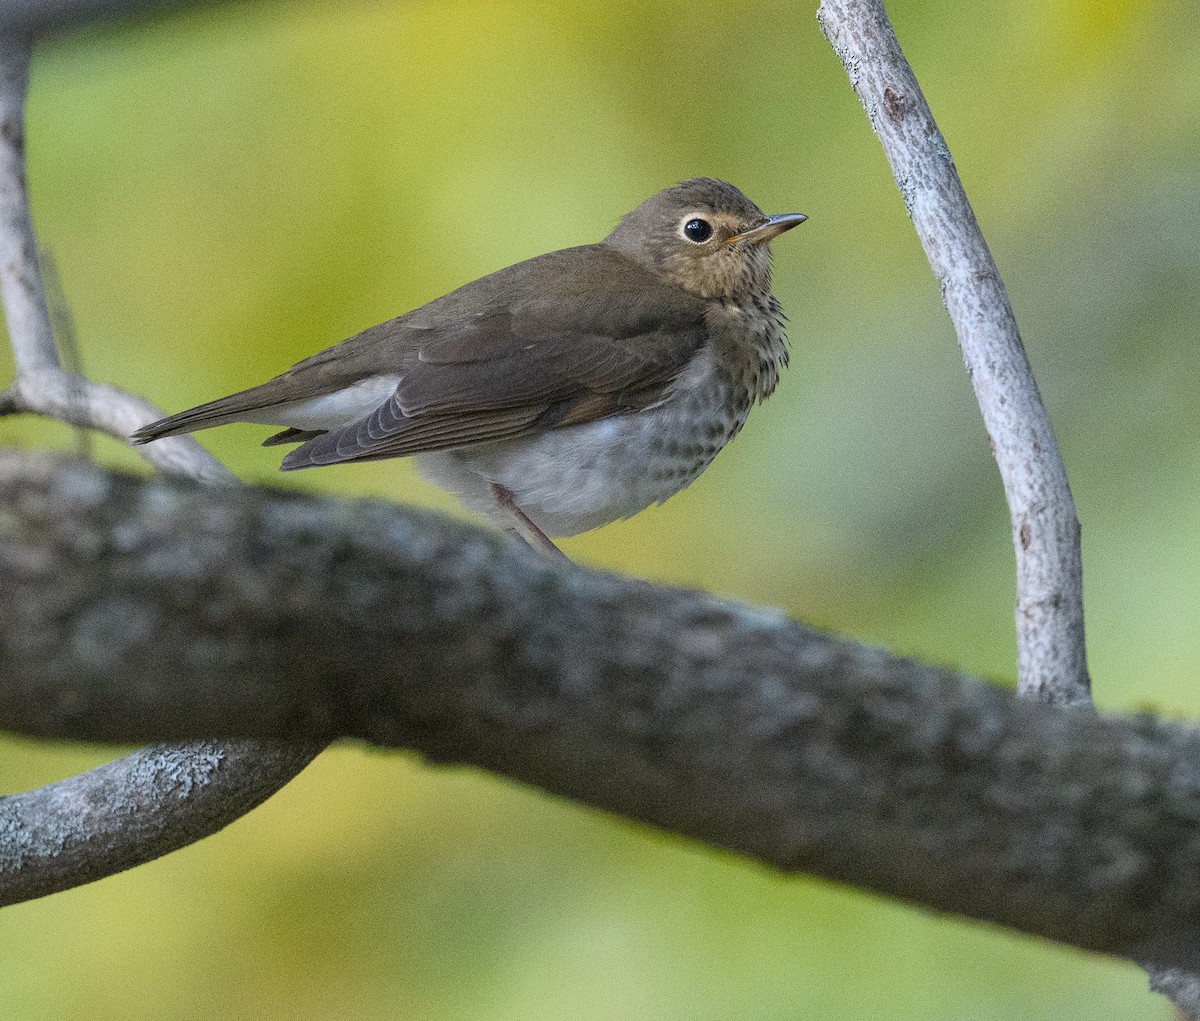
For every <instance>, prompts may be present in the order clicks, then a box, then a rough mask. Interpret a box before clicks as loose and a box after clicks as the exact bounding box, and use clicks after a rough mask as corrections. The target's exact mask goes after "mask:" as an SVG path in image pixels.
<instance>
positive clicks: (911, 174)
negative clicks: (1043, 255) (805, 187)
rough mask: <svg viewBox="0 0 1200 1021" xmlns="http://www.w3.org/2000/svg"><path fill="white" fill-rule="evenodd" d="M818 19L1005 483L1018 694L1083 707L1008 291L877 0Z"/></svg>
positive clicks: (1064, 546)
mask: <svg viewBox="0 0 1200 1021" xmlns="http://www.w3.org/2000/svg"><path fill="white" fill-rule="evenodd" d="M817 19H818V21H819V22H820V25H821V30H822V31H823V32H824V33H825V37H826V38H827V39H828V40H829V42H830V44H831V45H832V46H833V48H834V50H835V51H836V53H837V55H838V56H839V57H840V58H841V61H842V65H843V66H844V67H845V69H846V74H847V75H848V76H849V78H850V84H851V85H852V86H853V87H854V91H855V92H856V93H857V94H858V97H859V99H860V100H861V101H862V104H863V108H864V109H865V110H866V111H867V116H868V117H869V118H870V120H871V127H872V129H873V130H874V131H875V134H876V135H877V136H878V138H879V141H880V142H881V143H882V145H883V150H884V152H885V153H886V155H887V159H888V162H889V163H890V164H891V168H892V173H893V175H894V176H895V178H896V183H897V185H899V188H900V193H901V195H902V196H903V198H904V205H905V208H906V209H907V210H908V215H909V217H911V219H912V222H913V226H914V227H915V228H916V230H917V235H918V236H919V237H920V239H921V244H922V246H923V247H924V249H925V254H926V256H927V257H928V259H929V264H930V266H931V267H932V268H933V271H934V273H935V274H936V276H937V278H938V281H939V282H940V283H941V289H942V300H943V302H944V303H945V305H946V311H947V312H948V313H949V314H950V319H951V320H952V321H953V323H954V329H955V332H956V333H957V335H958V343H959V346H960V348H961V349H962V354H963V359H964V361H965V362H966V365H967V372H968V373H969V374H970V377H971V384H972V386H973V387H974V388H975V397H976V399H977V400H978V402H979V409H980V411H981V412H982V413H983V422H984V426H985V427H986V428H987V433H988V439H989V441H990V443H991V446H992V451H993V453H994V454H995V457H996V464H997V466H998V467H999V469H1000V475H1001V478H1002V479H1003V482H1004V495H1005V498H1006V500H1007V501H1008V508H1009V516H1010V519H1011V522H1012V539H1013V547H1014V549H1015V550H1016V556H1017V608H1016V623H1017V680H1018V688H1019V690H1020V692H1021V693H1022V694H1023V695H1025V696H1027V697H1029V698H1036V699H1041V700H1043V701H1048V702H1057V703H1062V704H1066V705H1071V704H1077V705H1081V706H1086V705H1088V704H1089V702H1090V682H1089V679H1088V672H1087V655H1086V650H1085V647H1084V630H1083V566H1082V559H1081V556H1080V536H1079V522H1078V520H1077V519H1076V516H1075V503H1074V501H1073V499H1072V497H1071V490H1070V487H1069V486H1068V485H1067V474H1066V470H1065V469H1064V468H1063V463H1062V459H1061V457H1060V456H1059V453H1058V446H1057V444H1056V443H1055V440H1054V433H1053V431H1052V430H1051V428H1050V419H1049V416H1048V415H1047V414H1046V409H1045V406H1044V405H1043V404H1042V399H1041V396H1040V395H1039V393H1038V388H1037V382H1036V381H1035V379H1034V377H1033V371H1032V369H1031V368H1030V366H1029V359H1028V358H1027V357H1026V356H1025V348H1024V346H1023V345H1022V343H1021V335H1020V333H1019V332H1018V331H1017V322H1016V319H1015V318H1014V316H1013V311H1012V306H1011V305H1010V304H1009V301H1008V294H1007V293H1006V292H1005V289H1004V283H1003V281H1002V280H1001V279H1000V273H999V271H998V270H997V269H996V264H995V262H993V260H992V254H991V252H990V251H989V250H988V246H987V242H986V241H984V239H983V234H982V232H981V231H980V230H979V225H978V224H977V223H976V222H975V214H974V212H973V211H972V210H971V204H970V202H969V201H968V200H967V195H966V192H965V191H964V190H963V186H962V182H961V181H960V180H959V178H958V171H957V170H956V169H955V167H954V161H953V159H951V157H950V149H949V148H948V147H947V145H946V140H945V139H944V138H943V137H942V134H941V132H940V131H939V130H938V127H937V124H936V123H935V122H934V119H933V114H932V113H931V112H930V110H929V106H928V104H927V103H926V102H925V97H924V96H923V95H922V93H921V89H920V86H918V85H917V79H916V77H915V76H914V75H913V73H912V69H911V68H910V67H909V65H908V61H906V60H905V59H904V54H903V53H902V52H901V51H900V46H899V44H898V43H897V42H896V36H895V34H894V33H893V31H892V26H891V24H890V23H889V22H888V19H887V13H886V11H885V10H884V6H883V3H882V0H823V2H822V3H821V6H820V9H819V11H818V12H817Z"/></svg>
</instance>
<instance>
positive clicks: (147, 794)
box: [0, 33, 319, 896]
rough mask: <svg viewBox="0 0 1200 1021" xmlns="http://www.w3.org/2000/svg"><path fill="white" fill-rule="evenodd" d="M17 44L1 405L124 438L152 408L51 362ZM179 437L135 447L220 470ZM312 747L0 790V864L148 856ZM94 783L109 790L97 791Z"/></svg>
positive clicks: (60, 883) (202, 755)
mask: <svg viewBox="0 0 1200 1021" xmlns="http://www.w3.org/2000/svg"><path fill="white" fill-rule="evenodd" d="M30 51H31V46H30V42H29V40H28V38H27V37H26V38H22V37H18V36H14V35H11V34H9V35H4V34H3V33H0V296H2V298H3V301H4V312H5V316H6V319H7V322H8V332H9V339H10V342H11V344H12V349H13V358H14V363H15V366H16V373H17V374H16V379H15V380H14V381H13V383H12V385H11V386H10V387H9V388H8V390H6V391H4V392H3V393H0V414H13V413H18V412H32V413H36V414H40V415H45V416H47V417H51V418H55V419H58V420H61V421H64V422H69V423H71V424H73V425H78V426H84V427H87V428H89V429H98V430H100V431H103V432H106V433H108V434H110V435H113V436H117V437H119V438H121V439H125V438H127V437H128V435H129V433H130V432H132V431H133V429H135V428H137V427H138V426H140V425H145V424H146V423H148V422H151V421H153V420H154V419H155V418H158V417H160V413H159V411H158V409H156V408H154V407H153V405H151V404H149V403H148V402H146V401H144V400H142V399H141V398H138V397H133V396H132V395H130V394H127V393H124V392H123V391H120V390H118V389H116V388H115V387H109V386H99V385H96V384H93V383H91V382H90V381H88V380H86V379H84V378H83V377H82V376H80V375H77V374H74V373H69V372H65V371H63V369H62V368H61V365H60V362H59V356H58V350H57V347H56V345H55V341H54V332H53V329H52V327H51V321H50V315H49V312H48V309H47V305H46V295H45V290H44V288H43V285H42V278H41V273H40V271H39V265H38V257H37V253H38V245H37V241H36V237H35V235H34V231H33V220H32V217H31V215H30V211H29V200H28V195H27V189H26V181H25V152H24V103H25V94H26V90H27V88H28V82H29V63H30ZM178 439H179V440H180V442H175V438H172V440H171V441H170V445H168V443H167V442H163V443H155V444H153V445H152V447H153V448H158V449H153V450H152V449H151V448H150V447H144V448H141V450H142V453H143V455H144V456H146V457H147V459H148V460H150V461H151V462H152V463H154V464H156V465H157V466H158V467H160V468H161V469H163V470H164V471H168V472H171V473H173V474H176V475H182V476H186V477H189V478H192V479H196V480H198V481H202V482H214V483H215V482H229V481H231V480H232V478H233V476H232V475H231V474H230V472H229V471H228V470H227V469H226V468H225V467H224V466H223V465H221V464H220V462H218V461H217V460H216V459H215V458H213V457H212V456H211V455H210V454H209V453H208V452H207V451H205V450H204V448H203V447H201V446H200V445H199V444H198V443H195V442H194V441H193V440H191V439H190V438H189V437H179V438H178ZM317 751H319V747H315V746H313V745H311V744H309V745H292V744H281V745H275V744H256V743H254V742H240V743H236V744H229V745H220V744H215V743H213V742H205V743H203V744H199V745H183V746H181V747H178V748H173V749H165V748H156V749H150V750H146V751H142V752H136V753H134V754H133V755H130V756H127V757H125V758H123V759H120V760H118V761H116V762H113V763H110V764H108V765H107V766H103V767H101V768H100V769H99V770H93V771H92V772H90V773H84V774H82V775H81V776H76V777H72V778H70V779H68V780H63V781H61V782H60V783H57V784H52V785H51V786H49V787H43V788H40V789H39V790H36V791H30V792H28V793H26V794H20V795H11V796H9V797H5V798H0V863H3V864H0V871H2V872H4V873H6V874H7V875H8V878H9V880H10V881H16V882H19V883H20V884H22V885H23V886H24V887H25V888H26V889H28V890H29V891H30V893H29V896H42V895H44V894H47V893H53V892H56V891H58V890H63V889H68V888H70V887H73V886H78V885H80V884H81V883H85V882H89V881H91V880H93V879H99V878H101V877H102V876H105V875H110V874H111V873H113V872H117V871H119V870H121V869H126V868H129V867H131V866H133V865H137V864H140V863H142V862H146V861H150V860H151V859H153V858H157V857H159V856H161V855H163V854H166V853H167V852H168V851H173V850H176V849H177V848H180V847H183V846H185V845H187V844H190V843H193V842H194V841H196V840H198V839H200V838H201V837H203V836H207V835H208V834H210V833H213V832H215V831H216V830H218V829H220V828H221V827H222V826H225V825H226V824H228V823H230V822H232V821H233V820H234V819H237V818H238V817H239V816H242V815H244V814H245V813H246V812H248V811H250V809H252V808H254V807H255V806H256V805H258V804H260V803H261V802H262V801H263V799H264V798H266V797H267V796H269V795H270V794H271V793H273V792H274V791H275V790H278V789H279V788H280V787H282V786H283V785H284V784H286V783H287V782H288V781H289V780H291V779H292V777H294V776H295V775H296V774H297V773H298V772H300V770H301V769H303V768H304V767H305V766H306V765H307V764H308V763H309V762H310V761H311V760H312V757H313V756H314V755H315V754H316V753H317ZM181 778H186V783H184V782H183V779H181ZM101 793H104V794H105V795H111V796H112V798H111V800H109V801H108V802H98V801H97V800H96V798H97V797H98V796H99V795H100V794H101ZM98 804H103V805H105V808H103V809H98V808H97V807H96V806H97V805H98ZM85 807H86V808H87V810H86V811H84V810H83V808H85Z"/></svg>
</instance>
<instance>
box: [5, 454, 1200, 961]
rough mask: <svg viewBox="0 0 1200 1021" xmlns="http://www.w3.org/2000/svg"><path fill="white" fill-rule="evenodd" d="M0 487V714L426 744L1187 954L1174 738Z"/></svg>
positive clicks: (332, 526)
mask: <svg viewBox="0 0 1200 1021" xmlns="http://www.w3.org/2000/svg"><path fill="white" fill-rule="evenodd" d="M0 480H2V482H0V575H2V576H3V577H5V578H6V579H8V582H7V584H6V585H5V586H4V587H3V589H0V674H2V675H3V677H4V678H5V683H4V685H3V688H2V689H0V726H3V727H5V728H7V729H10V730H13V731H16V732H19V733H22V734H36V735H42V736H47V737H59V738H64V737H69V738H80V739H86V740H92V741H94V740H101V741H122V742H124V741H139V742H140V741H148V740H162V739H169V740H193V739H200V738H206V737H208V738H211V737H221V738H247V737H249V738H259V739H270V740H275V739H288V740H297V741H300V740H307V741H321V740H325V739H328V738H332V737H338V736H342V737H354V738H358V739H362V740H366V741H371V742H374V743H376V744H381V745H387V746H391V747H407V748H415V749H417V750H419V751H421V752H423V753H424V754H425V755H426V756H428V757H430V758H431V759H433V760H436V761H439V762H447V763H462V764H467V765H473V766H479V767H483V768H486V769H490V770H494V771H496V772H499V773H501V774H504V775H506V776H510V777H513V778H515V779H518V780H521V781H523V782H525V783H530V784H534V785H537V786H539V787H542V788H543V789H545V790H548V791H552V792H554V793H556V794H560V795H564V796H566V797H570V798H574V799H577V800H579V801H583V802H585V803H588V804H591V805H595V806H597V807H600V808H603V809H606V810H608V811H611V812H615V813H618V814H620V815H623V816H627V817H629V818H633V819H638V820H642V821H644V822H647V823H651V824H653V825H656V826H660V827H662V828H664V829H668V830H671V831H673V832H677V833H681V834H685V835H687V836H690V837H693V838H695V839H698V840H702V841H705V842H707V843H710V844H713V845H716V846H718V847H722V848H726V849H728V850H730V851H733V852H736V853H740V854H744V855H748V856H751V857H753V858H757V859H759V860H761V861H764V862H767V863H769V864H771V865H773V866H775V867H777V868H780V869H784V870H794V869H803V870H805V871H808V872H813V873H815V874H818V875H821V876H826V877H828V878H831V879H835V880H839V881H841V882H846V883H851V884H854V885H856V886H860V887H863V888H866V889H869V890H874V891H877V892H880V893H884V894H889V895H893V896H897V897H902V898H904V899H906V900H910V901H913V902H915V903H918V904H923V905H926V906H928V907H932V908H937V909H941V910H946V911H952V912H956V913H959V914H963V915H968V916H971V917H974V918H981V919H987V920H990V921H993V922H999V923H1001V924H1005V925H1009V926H1013V927H1015V928H1017V929H1020V930H1022V931H1024V932H1029V933H1034V934H1037V935H1041V936H1046V937H1049V938H1052V939H1056V940H1059V941H1062V942H1065V943H1070V944H1073V945H1075V946H1078V947H1083V948H1086V949H1089V950H1099V951H1106V952H1109V953H1120V954H1124V955H1128V956H1134V957H1137V958H1138V959H1142V960H1151V961H1154V962H1156V963H1165V964H1174V965H1179V966H1188V965H1192V964H1194V963H1195V962H1194V961H1193V960H1192V959H1191V958H1192V949H1191V947H1192V944H1191V943H1190V941H1189V939H1188V937H1189V936H1190V935H1191V934H1192V933H1193V932H1194V931H1195V929H1196V926H1197V924H1198V923H1200V881H1198V880H1197V877H1198V876H1200V734H1198V733H1197V732H1196V731H1195V730H1193V729H1191V728H1184V727H1179V726H1172V725H1167V724H1163V723H1159V722H1155V721H1153V720H1150V719H1143V718H1134V719H1122V718H1119V717H1101V718H1097V717H1094V716H1092V715H1090V714H1081V713H1077V712H1074V711H1069V710H1064V709H1061V708H1057V707H1053V706H1046V705H1041V704H1036V703H1031V702H1026V701H1021V700H1017V699H1016V698H1014V697H1013V695H1012V693H1011V692H1009V691H1006V690H1004V689H1000V688H997V687H994V686H991V685H987V684H984V683H982V682H979V681H976V680H972V679H970V678H965V677H961V676H958V675H955V674H953V673H950V672H948V671H945V670H941V669H938V668H936V667H931V666H925V665H920V664H916V663H912V662H910V661H907V660H903V659H897V658H894V657H891V656H889V655H887V654H886V653H883V652H880V651H878V650H875V649H870V648H865V647H863V646H860V645H858V644H856V643H853V642H850V641H847V640H845V639H842V638H837V637H834V636H831V635H826V634H821V633H818V632H815V631H812V630H810V629H808V628H805V627H803V626H801V625H799V624H796V623H794V622H792V621H790V620H788V619H786V618H785V617H783V616H782V615H780V614H778V613H773V612H764V611H761V610H755V609H751V608H749V607H745V606H740V605H737V604H733V603H728V602H720V601H717V600H714V599H712V598H710V597H707V596H703V595H698V594H695V593H688V592H680V591H674V590H670V589H663V588H657V587H654V586H650V585H647V584H644V583H639V582H635V581H630V580H628V579H623V578H617V577H612V576H608V575H603V574H599V573H596V572H592V571H588V570H584V569H582V568H578V567H574V566H571V565H567V566H562V567H560V566H559V565H556V564H549V563H546V562H545V561H543V560H542V559H541V558H539V557H538V556H536V555H535V554H533V553H532V552H531V551H527V550H524V549H522V548H520V547H519V546H517V545H515V544H512V543H510V542H508V541H506V540H504V539H503V538H501V537H499V536H494V535H492V534H489V533H486V532H482V531H478V530H475V529H471V528H467V527H465V526H463V525H459V524H456V523H453V522H451V521H448V520H444V519H440V518H437V517H435V516H432V515H429V514H420V513H416V512H412V511H401V510H398V509H395V508H392V507H385V506H379V505H371V504H365V503H338V502H334V501H326V500H316V499H311V498H306V497H300V496H296V495H287V494H282V493H276V492H272V491H270V490H266V489H249V488H242V489H224V490H221V491H212V490H205V489H199V488H194V487H190V486H189V487H181V486H179V485H173V484H170V483H168V482H165V481H161V480H159V481H153V480H152V481H146V480H139V479H135V478H131V477H128V476H124V475H119V474H116V473H111V472H107V471H104V470H103V469H101V468H98V467H96V466H94V465H92V464H89V463H86V462H65V461H61V460H58V459H52V458H42V459H37V460H33V459H30V458H28V457H21V456H19V455H16V454H5V455H4V457H3V458H2V459H0ZM3 875H4V882H5V883H6V884H9V885H8V890H7V892H6V897H7V899H10V900H11V899H17V898H16V897H14V896H13V895H12V892H11V891H12V889H13V887H12V885H11V884H13V883H16V884H18V885H19V882H20V874H19V871H18V872H15V873H14V872H13V871H12V870H11V868H8V869H5V870H3Z"/></svg>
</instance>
